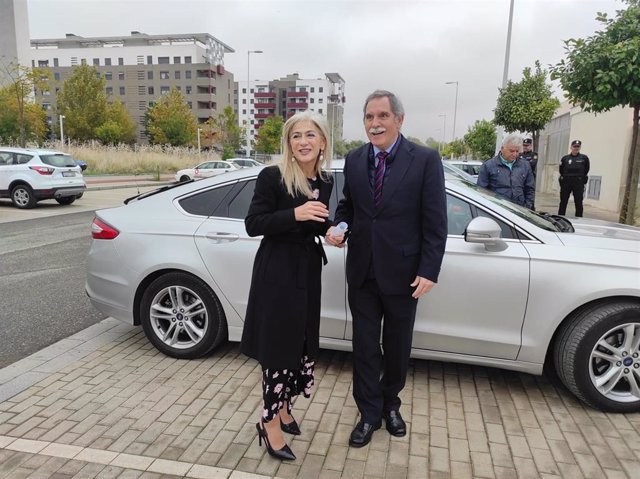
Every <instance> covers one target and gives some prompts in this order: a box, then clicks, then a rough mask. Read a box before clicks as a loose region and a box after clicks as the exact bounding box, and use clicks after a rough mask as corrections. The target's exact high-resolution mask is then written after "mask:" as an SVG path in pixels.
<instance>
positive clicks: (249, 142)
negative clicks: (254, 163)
mask: <svg viewBox="0 0 640 479" xmlns="http://www.w3.org/2000/svg"><path fill="white" fill-rule="evenodd" d="M252 53H262V50H248V51H247V156H248V157H250V156H251V118H250V115H251V103H250V97H249V91H250V90H251V89H250V86H249V82H250V81H251V80H250V78H251V76H250V71H251V69H250V59H251V54H252Z"/></svg>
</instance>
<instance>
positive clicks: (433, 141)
mask: <svg viewBox="0 0 640 479" xmlns="http://www.w3.org/2000/svg"><path fill="white" fill-rule="evenodd" d="M424 144H425V145H427V146H428V147H429V148H433V149H434V150H438V151H440V149H441V148H442V143H440V142H439V141H438V140H436V139H435V138H433V137H431V136H430V137H429V138H427V140H426V141H425V142H424Z"/></svg>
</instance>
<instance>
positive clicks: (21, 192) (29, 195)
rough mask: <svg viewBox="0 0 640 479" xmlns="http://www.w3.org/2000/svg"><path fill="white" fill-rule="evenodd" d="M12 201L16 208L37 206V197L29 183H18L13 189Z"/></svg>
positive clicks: (25, 208)
mask: <svg viewBox="0 0 640 479" xmlns="http://www.w3.org/2000/svg"><path fill="white" fill-rule="evenodd" d="M11 201H12V202H13V205H14V206H15V207H16V208H20V209H24V210H27V209H31V208H33V207H35V206H36V197H35V196H34V194H33V190H32V189H31V187H30V186H29V185H24V184H20V185H16V186H14V187H13V189H12V190H11Z"/></svg>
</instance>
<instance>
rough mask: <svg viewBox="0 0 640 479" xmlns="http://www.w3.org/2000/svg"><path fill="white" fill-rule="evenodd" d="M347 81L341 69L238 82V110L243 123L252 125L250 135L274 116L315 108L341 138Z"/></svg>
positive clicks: (287, 115) (330, 131) (289, 115)
mask: <svg viewBox="0 0 640 479" xmlns="http://www.w3.org/2000/svg"><path fill="white" fill-rule="evenodd" d="M344 88H345V81H344V79H343V78H342V77H341V76H340V75H339V74H338V73H325V74H324V78H316V79H302V78H300V76H299V74H298V73H293V74H290V75H287V76H285V77H282V78H280V79H277V80H269V81H260V80H255V81H253V80H252V81H250V82H249V90H248V92H247V82H246V81H244V82H241V81H240V82H238V98H237V105H236V107H237V108H236V113H237V115H238V121H239V123H240V125H241V126H244V125H249V137H250V139H251V141H252V142H253V141H255V136H256V135H257V133H258V130H259V128H260V127H261V126H262V125H263V124H264V121H265V120H266V119H267V118H269V117H272V116H276V115H277V116H281V117H282V118H284V119H285V120H286V119H287V118H289V117H291V116H292V115H294V114H295V113H297V112H299V111H304V110H313V111H315V112H317V113H320V114H321V115H324V116H325V117H326V118H327V121H328V122H329V134H330V135H331V137H332V138H331V139H332V140H333V138H338V139H341V138H342V133H343V114H344V103H345V94H344Z"/></svg>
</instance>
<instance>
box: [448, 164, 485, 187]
mask: <svg viewBox="0 0 640 479" xmlns="http://www.w3.org/2000/svg"><path fill="white" fill-rule="evenodd" d="M442 167H443V168H444V172H445V173H447V174H449V175H452V176H455V177H456V178H460V179H462V180H465V181H468V182H470V183H473V184H476V183H477V181H478V177H477V176H475V177H474V176H471V175H470V174H469V173H467V172H465V171H464V170H461V169H460V168H456V167H455V166H453V165H452V164H451V162H450V161H448V160H442Z"/></svg>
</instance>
